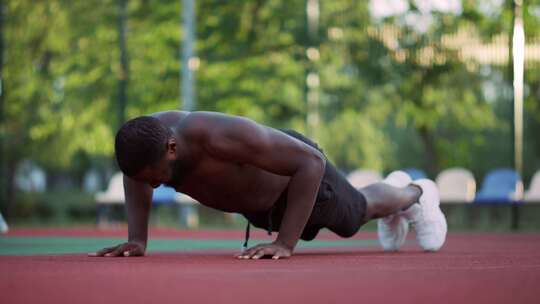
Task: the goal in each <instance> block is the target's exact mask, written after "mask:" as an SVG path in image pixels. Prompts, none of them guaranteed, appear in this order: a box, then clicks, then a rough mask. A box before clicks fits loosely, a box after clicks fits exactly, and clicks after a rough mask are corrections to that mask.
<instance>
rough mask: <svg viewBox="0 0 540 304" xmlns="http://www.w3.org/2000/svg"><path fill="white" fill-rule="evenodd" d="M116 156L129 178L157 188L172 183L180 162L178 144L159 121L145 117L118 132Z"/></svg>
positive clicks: (133, 121) (135, 120)
mask: <svg viewBox="0 0 540 304" xmlns="http://www.w3.org/2000/svg"><path fill="white" fill-rule="evenodd" d="M115 153H116V160H117V162H118V166H119V167H120V170H122V172H123V173H124V174H125V175H127V176H129V177H132V178H134V179H136V180H139V181H141V182H145V183H148V184H150V185H152V186H153V187H157V186H159V184H161V183H164V182H167V181H169V180H170V179H171V176H172V172H171V171H172V170H171V167H172V166H171V164H172V162H174V161H175V160H176V158H177V157H176V140H175V138H174V136H173V133H172V131H171V130H170V129H169V128H168V127H167V126H165V125H164V124H163V123H162V122H161V121H159V120H158V119H157V118H154V117H150V116H141V117H137V118H134V119H132V120H130V121H128V122H126V123H125V124H124V125H123V126H122V127H121V128H120V130H118V133H116V139H115Z"/></svg>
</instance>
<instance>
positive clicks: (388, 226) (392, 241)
mask: <svg viewBox="0 0 540 304" xmlns="http://www.w3.org/2000/svg"><path fill="white" fill-rule="evenodd" d="M382 182H383V183H385V184H388V185H390V186H394V187H398V188H404V187H407V186H408V185H409V184H410V183H411V182H412V180H411V177H410V176H409V175H408V174H407V173H405V172H403V171H394V172H392V173H390V174H389V175H388V176H387V177H386V178H385V179H384V180H383V181H382ZM408 232H409V222H408V221H407V219H406V218H404V217H403V216H402V215H401V214H400V213H399V212H398V213H396V214H392V215H389V216H386V217H384V218H381V219H379V220H377V235H378V236H379V242H380V243H381V246H382V248H383V249H384V250H385V251H397V250H399V247H401V245H403V243H405V239H406V238H407V233H408Z"/></svg>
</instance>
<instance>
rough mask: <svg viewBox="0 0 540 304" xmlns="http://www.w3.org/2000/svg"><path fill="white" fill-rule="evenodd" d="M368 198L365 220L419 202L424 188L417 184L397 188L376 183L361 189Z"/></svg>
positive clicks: (379, 216) (395, 211)
mask: <svg viewBox="0 0 540 304" xmlns="http://www.w3.org/2000/svg"><path fill="white" fill-rule="evenodd" d="M359 191H360V193H362V194H363V195H364V197H365V198H366V203H367V205H366V207H367V209H366V214H365V220H366V221H368V220H372V219H377V218H381V217H385V216H388V215H391V214H395V213H397V212H400V211H402V210H405V209H407V208H409V207H410V206H411V205H412V204H414V203H417V202H418V199H419V198H420V195H421V194H422V190H421V189H420V188H419V187H418V186H415V185H409V186H407V187H405V188H397V187H394V186H391V185H388V184H385V183H376V184H372V185H369V186H367V187H364V188H362V189H360V190H359Z"/></svg>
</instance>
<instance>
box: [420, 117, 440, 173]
mask: <svg viewBox="0 0 540 304" xmlns="http://www.w3.org/2000/svg"><path fill="white" fill-rule="evenodd" d="M418 132H419V133H420V138H421V139H422V142H423V143H424V148H425V154H426V158H425V164H426V168H427V170H428V175H430V176H435V174H437V172H439V161H438V158H439V157H438V155H437V150H436V148H435V141H434V140H433V135H432V134H431V132H430V131H429V130H428V128H427V127H425V126H422V127H420V128H419V129H418Z"/></svg>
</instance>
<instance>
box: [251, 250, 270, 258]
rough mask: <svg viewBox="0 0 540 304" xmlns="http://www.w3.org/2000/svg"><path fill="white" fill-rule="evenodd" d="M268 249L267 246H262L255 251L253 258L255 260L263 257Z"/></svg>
mask: <svg viewBox="0 0 540 304" xmlns="http://www.w3.org/2000/svg"><path fill="white" fill-rule="evenodd" d="M266 250H267V248H261V249H259V250H257V251H256V252H255V254H254V255H253V256H252V257H251V258H252V259H255V260H257V259H260V258H262V257H263V256H265V255H266V254H267V253H266Z"/></svg>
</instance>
